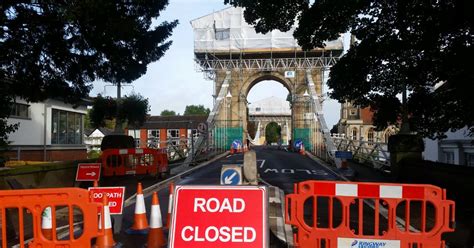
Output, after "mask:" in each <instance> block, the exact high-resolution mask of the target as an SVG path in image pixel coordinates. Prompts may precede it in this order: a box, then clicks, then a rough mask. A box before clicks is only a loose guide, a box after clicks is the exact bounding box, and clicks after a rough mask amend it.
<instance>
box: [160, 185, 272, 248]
mask: <svg viewBox="0 0 474 248" xmlns="http://www.w3.org/2000/svg"><path fill="white" fill-rule="evenodd" d="M175 192H176V193H175V195H176V198H175V201H174V203H173V217H172V224H171V229H170V242H169V247H170V248H184V247H186V248H195V247H226V248H237V247H238V248H240V247H246V248H254V247H258V248H261V247H268V226H267V225H268V224H267V223H268V214H267V191H266V189H265V187H259V186H238V187H232V186H187V185H180V186H177V187H176V191H175Z"/></svg>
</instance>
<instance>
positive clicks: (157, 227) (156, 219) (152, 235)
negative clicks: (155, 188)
mask: <svg viewBox="0 0 474 248" xmlns="http://www.w3.org/2000/svg"><path fill="white" fill-rule="evenodd" d="M163 246H166V241H165V235H164V233H163V219H162V218H161V209H160V201H159V199H158V194H157V193H156V192H153V197H152V200H151V211H150V231H149V232H148V243H147V247H148V248H159V247H163Z"/></svg>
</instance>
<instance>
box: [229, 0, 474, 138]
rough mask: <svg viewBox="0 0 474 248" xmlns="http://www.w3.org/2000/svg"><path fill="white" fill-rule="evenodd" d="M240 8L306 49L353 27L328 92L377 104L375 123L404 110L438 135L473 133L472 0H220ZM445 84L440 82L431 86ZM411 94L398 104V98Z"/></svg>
mask: <svg viewBox="0 0 474 248" xmlns="http://www.w3.org/2000/svg"><path fill="white" fill-rule="evenodd" d="M225 3H230V4H232V5H234V6H243V7H246V9H245V12H244V17H245V19H246V20H247V22H249V23H251V24H255V25H256V29H257V31H259V32H264V33H265V32H268V31H270V30H273V29H280V30H282V31H287V30H289V28H290V27H291V25H293V24H294V23H295V21H298V27H297V28H296V30H295V32H294V36H295V38H296V39H297V40H298V43H299V44H300V45H301V46H302V47H303V48H304V49H312V48H314V47H324V45H325V43H324V41H326V40H333V39H336V38H338V37H339V34H340V33H344V32H346V31H348V30H351V32H352V34H353V35H355V37H357V41H356V42H354V43H353V45H352V47H351V49H350V50H349V51H348V53H347V54H346V55H344V56H343V57H342V58H341V59H340V60H339V62H338V63H337V64H336V65H335V66H333V67H332V69H331V73H330V78H329V80H328V86H329V87H330V88H331V89H332V93H331V94H330V96H331V97H332V98H334V99H337V100H339V101H340V102H344V101H352V102H354V103H355V104H357V105H359V106H361V107H365V106H370V107H371V108H372V109H373V110H375V114H374V121H375V124H376V125H377V127H378V128H379V129H382V128H384V127H386V126H387V125H389V124H397V123H398V122H399V121H400V119H401V116H402V113H403V111H404V110H406V111H407V112H408V113H409V116H410V123H411V127H412V129H413V130H415V131H418V133H420V134H422V135H424V136H429V137H433V136H438V137H441V136H442V134H443V132H445V131H448V130H449V129H454V130H455V129H459V128H463V127H466V126H467V127H469V128H470V130H471V134H473V133H474V101H473V100H472V92H474V83H473V82H474V73H472V68H474V63H473V60H472V58H471V57H472V55H473V54H474V46H473V39H472V37H473V33H472V32H473V29H472V27H473V26H474V23H473V21H474V18H473V17H474V2H473V1H470V0H446V1H405V0H394V1H376V0H351V1H347V0H346V1H343V0H333V1H314V3H312V4H310V1H307V0H296V1H295V0H281V1H274V0H225ZM440 82H444V85H443V87H441V88H439V89H437V90H434V88H435V87H434V86H435V85H436V84H438V83H440ZM405 90H407V91H408V92H409V93H410V94H409V97H408V99H407V104H406V105H405V107H404V108H402V107H401V106H402V104H401V101H400V99H399V98H398V97H397V96H398V95H399V94H400V93H401V92H403V91H405Z"/></svg>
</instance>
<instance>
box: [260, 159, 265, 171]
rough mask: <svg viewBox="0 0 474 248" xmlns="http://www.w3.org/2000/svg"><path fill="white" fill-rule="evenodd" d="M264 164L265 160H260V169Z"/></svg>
mask: <svg viewBox="0 0 474 248" xmlns="http://www.w3.org/2000/svg"><path fill="white" fill-rule="evenodd" d="M264 164H265V159H264V160H262V164H260V169H261V168H263V165H264Z"/></svg>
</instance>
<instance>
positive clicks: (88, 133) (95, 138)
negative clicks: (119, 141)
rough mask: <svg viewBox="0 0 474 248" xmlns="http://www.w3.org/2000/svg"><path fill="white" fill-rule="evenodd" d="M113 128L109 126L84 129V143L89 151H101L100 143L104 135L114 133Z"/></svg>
mask: <svg viewBox="0 0 474 248" xmlns="http://www.w3.org/2000/svg"><path fill="white" fill-rule="evenodd" d="M112 133H113V130H111V129H108V128H103V127H100V128H96V129H89V130H87V129H86V130H85V131H84V144H85V145H86V147H87V152H90V151H100V144H101V143H102V139H103V138H104V136H106V135H109V134H112Z"/></svg>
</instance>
